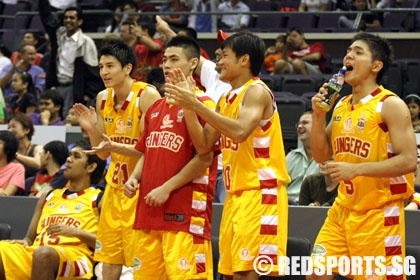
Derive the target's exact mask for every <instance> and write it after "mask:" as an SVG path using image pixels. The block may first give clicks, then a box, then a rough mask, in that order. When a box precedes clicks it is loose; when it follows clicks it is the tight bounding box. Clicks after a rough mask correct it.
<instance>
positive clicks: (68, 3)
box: [40, 0, 77, 10]
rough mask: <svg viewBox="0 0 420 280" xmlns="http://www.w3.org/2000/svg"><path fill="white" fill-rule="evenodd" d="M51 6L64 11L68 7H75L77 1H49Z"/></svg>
mask: <svg viewBox="0 0 420 280" xmlns="http://www.w3.org/2000/svg"><path fill="white" fill-rule="evenodd" d="M48 1H49V3H50V5H51V6H52V7H53V8H54V9H56V10H64V9H67V8H68V7H74V6H76V4H77V0H48ZM40 7H41V6H40Z"/></svg>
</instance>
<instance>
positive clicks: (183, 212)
mask: <svg viewBox="0 0 420 280" xmlns="http://www.w3.org/2000/svg"><path fill="white" fill-rule="evenodd" d="M196 93H197V97H198V99H199V100H200V101H201V102H203V103H204V104H206V105H207V106H208V107H210V108H213V109H214V108H215V106H216V105H215V103H214V101H213V100H212V99H211V98H210V97H209V96H207V95H205V94H204V93H202V92H201V91H199V90H196ZM200 121H201V120H200ZM201 123H202V125H203V122H202V121H201ZM136 149H137V150H139V151H140V152H142V153H144V165H143V171H142V174H143V176H142V177H141V180H140V186H141V188H140V193H139V200H138V204H137V211H136V218H135V222H134V229H151V230H163V231H184V232H189V233H191V234H193V235H196V236H200V237H204V238H206V239H210V235H211V217H212V202H213V197H214V186H215V185H214V182H213V184H209V180H210V177H211V176H209V173H208V169H207V170H206V171H205V173H204V174H202V175H200V176H198V177H197V178H196V179H195V180H193V181H192V182H190V183H188V184H186V185H185V186H183V187H181V188H179V189H177V190H175V191H173V192H172V193H171V195H170V196H169V199H168V200H167V201H166V202H165V203H164V204H163V205H162V206H160V207H150V206H148V205H146V203H145V200H144V199H143V198H144V197H145V196H146V195H147V194H148V193H149V192H150V191H151V190H153V189H155V188H157V187H159V186H161V185H162V184H163V183H164V182H166V181H167V180H168V179H170V178H172V177H173V176H174V175H176V174H177V173H178V172H179V171H180V170H181V169H182V168H183V167H184V166H185V165H187V163H188V162H190V160H191V159H192V158H193V157H194V156H195V149H194V146H193V143H192V141H191V139H190V137H189V134H188V130H187V125H186V123H185V119H184V110H183V109H182V108H181V107H178V106H176V105H170V104H168V103H167V98H163V99H161V100H158V101H156V102H155V103H154V104H153V105H152V106H151V107H150V108H149V110H148V111H147V113H146V116H145V123H144V131H143V133H142V135H141V137H140V140H139V142H138V143H137V144H136ZM216 159H217V157H216ZM214 163H216V161H214ZM211 171H212V172H214V173H216V172H217V166H216V165H214V168H212V169H211Z"/></svg>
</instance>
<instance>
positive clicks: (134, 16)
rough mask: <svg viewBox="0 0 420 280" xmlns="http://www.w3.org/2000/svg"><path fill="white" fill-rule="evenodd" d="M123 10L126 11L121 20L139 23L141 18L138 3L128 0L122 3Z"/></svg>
mask: <svg viewBox="0 0 420 280" xmlns="http://www.w3.org/2000/svg"><path fill="white" fill-rule="evenodd" d="M121 7H122V11H123V13H124V15H123V17H122V19H121V21H122V22H124V21H129V22H132V23H133V24H138V23H139V19H140V13H139V12H138V7H137V5H136V3H134V1H132V0H126V1H124V2H123V4H122V5H121Z"/></svg>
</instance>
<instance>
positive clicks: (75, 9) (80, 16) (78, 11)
mask: <svg viewBox="0 0 420 280" xmlns="http://www.w3.org/2000/svg"><path fill="white" fill-rule="evenodd" d="M67 11H76V12H77V19H78V20H79V19H83V10H82V9H81V8H80V7H74V6H73V7H67V8H66V9H65V10H64V14H65V13H66V12H67Z"/></svg>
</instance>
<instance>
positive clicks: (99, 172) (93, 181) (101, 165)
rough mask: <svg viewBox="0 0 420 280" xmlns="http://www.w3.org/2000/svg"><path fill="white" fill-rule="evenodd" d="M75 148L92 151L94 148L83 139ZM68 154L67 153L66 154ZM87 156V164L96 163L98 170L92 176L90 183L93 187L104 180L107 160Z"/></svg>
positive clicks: (95, 156)
mask: <svg viewBox="0 0 420 280" xmlns="http://www.w3.org/2000/svg"><path fill="white" fill-rule="evenodd" d="M74 147H80V148H82V149H83V150H91V149H92V146H91V145H90V143H89V141H87V140H85V139H83V140H79V141H77V142H76V144H75V145H74ZM66 154H67V152H66ZM86 156H87V164H91V163H96V168H95V170H94V171H93V172H92V174H90V183H91V184H92V185H96V184H97V183H99V181H100V180H101V179H102V176H103V175H104V169H105V165H106V160H102V159H100V158H99V157H98V156H97V155H88V154H87V155H86Z"/></svg>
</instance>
